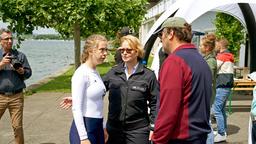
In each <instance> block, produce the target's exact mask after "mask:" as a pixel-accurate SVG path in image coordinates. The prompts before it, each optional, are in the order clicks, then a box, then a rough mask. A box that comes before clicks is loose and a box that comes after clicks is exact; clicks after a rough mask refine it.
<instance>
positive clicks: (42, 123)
mask: <svg viewBox="0 0 256 144" xmlns="http://www.w3.org/2000/svg"><path fill="white" fill-rule="evenodd" d="M69 95H70V94H67V93H36V94H34V95H32V96H28V97H26V98H25V109H24V133H25V143H26V144H68V143H69V142H68V133H69V128H70V124H71V121H72V114H71V111H70V110H69V111H65V110H61V109H60V108H59V106H58V105H59V102H60V101H61V99H62V97H65V96H69ZM251 99H252V96H251V95H244V94H243V95H239V96H235V97H234V99H233V102H232V105H233V109H232V110H233V113H232V114H231V115H230V116H229V117H228V127H229V128H228V141H227V143H228V144H240V143H241V144H246V143H247V137H248V136H247V135H248V134H247V131H248V117H249V110H250V103H251ZM105 107H107V103H106V101H105ZM106 113H107V112H106V111H105V114H106ZM12 134H13V133H12V129H11V126H10V121H9V113H8V111H6V112H5V114H4V116H3V118H2V119H1V121H0V144H13V143H14V142H13V135H12Z"/></svg>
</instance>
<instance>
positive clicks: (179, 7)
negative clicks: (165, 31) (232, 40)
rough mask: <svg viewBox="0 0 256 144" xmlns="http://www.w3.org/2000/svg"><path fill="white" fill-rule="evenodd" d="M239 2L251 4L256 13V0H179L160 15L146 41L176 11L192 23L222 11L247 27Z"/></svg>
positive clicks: (255, 13) (179, 15)
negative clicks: (206, 14)
mask: <svg viewBox="0 0 256 144" xmlns="http://www.w3.org/2000/svg"><path fill="white" fill-rule="evenodd" d="M237 3H248V4H250V7H251V10H252V11H253V14H254V15H256V0H189V1H186V0H179V1H177V2H176V3H174V4H173V5H172V6H171V7H170V8H169V9H168V10H166V11H165V12H164V13H163V14H162V15H161V16H160V17H159V19H158V20H157V21H156V22H155V24H154V25H153V26H152V28H151V29H150V31H149V32H148V35H147V38H146V41H145V42H147V41H148V40H149V38H150V37H151V36H152V34H153V33H154V32H155V31H156V30H157V29H158V28H159V27H160V26H161V24H162V23H163V22H164V21H165V20H166V19H167V18H168V17H170V16H172V15H173V14H174V13H175V12H176V11H177V12H176V13H175V15H173V16H178V17H183V18H185V19H186V20H187V22H188V23H192V22H193V21H195V20H196V19H198V18H199V17H200V16H202V15H203V14H205V13H207V12H208V11H221V12H225V13H228V14H230V15H232V16H234V17H236V18H237V19H238V20H239V21H240V22H241V23H242V24H243V25H244V26H245V27H246V23H245V19H244V17H243V14H242V12H241V10H240V8H239V6H238V5H237Z"/></svg>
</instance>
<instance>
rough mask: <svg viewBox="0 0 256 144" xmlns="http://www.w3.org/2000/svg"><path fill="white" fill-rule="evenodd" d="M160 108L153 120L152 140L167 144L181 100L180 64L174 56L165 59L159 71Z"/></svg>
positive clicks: (172, 131)
mask: <svg viewBox="0 0 256 144" xmlns="http://www.w3.org/2000/svg"><path fill="white" fill-rule="evenodd" d="M159 81H160V108H159V112H158V116H157V119H156V122H155V129H154V134H153V141H154V142H155V144H167V143H168V141H169V140H170V137H171V135H172V134H173V133H174V129H175V124H176V123H177V121H178V115H179V114H180V112H179V111H180V107H181V103H182V102H181V101H182V83H183V72H182V65H181V64H180V63H179V62H178V60H177V58H175V56H169V58H168V59H166V61H165V63H164V65H163V66H162V69H161V71H160V79H159Z"/></svg>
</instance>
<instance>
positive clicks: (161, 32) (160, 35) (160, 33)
mask: <svg viewBox="0 0 256 144" xmlns="http://www.w3.org/2000/svg"><path fill="white" fill-rule="evenodd" d="M162 35H163V31H160V32H159V33H158V34H157V36H158V37H159V38H160V39H162Z"/></svg>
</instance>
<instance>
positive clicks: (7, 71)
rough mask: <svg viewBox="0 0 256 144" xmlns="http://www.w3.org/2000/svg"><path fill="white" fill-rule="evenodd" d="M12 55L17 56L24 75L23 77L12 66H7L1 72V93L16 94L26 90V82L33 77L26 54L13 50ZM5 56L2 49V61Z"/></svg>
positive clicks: (0, 55)
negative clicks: (15, 92) (18, 91)
mask: <svg viewBox="0 0 256 144" xmlns="http://www.w3.org/2000/svg"><path fill="white" fill-rule="evenodd" d="M10 54H11V55H13V56H15V58H16V59H17V60H18V61H19V62H20V63H21V64H22V67H23V68H24V74H22V75H21V74H19V73H18V72H16V71H15V70H14V68H13V67H11V66H10V65H5V66H4V68H3V69H1V70H0V92H14V91H17V90H20V89H23V88H25V87H26V85H25V82H24V80H26V79H28V78H29V77H30V76H31V75H32V70H31V68H30V65H29V63H28V60H27V57H26V56H25V54H23V53H22V52H19V51H17V50H11V52H10ZM3 55H4V53H3V50H2V49H0V61H1V60H2V59H3Z"/></svg>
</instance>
